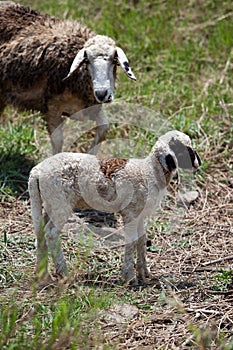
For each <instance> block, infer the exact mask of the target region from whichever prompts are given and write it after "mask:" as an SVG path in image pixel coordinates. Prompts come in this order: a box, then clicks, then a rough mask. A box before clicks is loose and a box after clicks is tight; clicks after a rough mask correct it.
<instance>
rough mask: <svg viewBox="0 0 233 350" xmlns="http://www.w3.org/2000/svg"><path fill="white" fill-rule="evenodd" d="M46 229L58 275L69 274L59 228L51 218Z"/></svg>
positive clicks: (48, 243)
mask: <svg viewBox="0 0 233 350" xmlns="http://www.w3.org/2000/svg"><path fill="white" fill-rule="evenodd" d="M44 230H45V237H46V242H47V245H48V248H49V251H50V252H51V255H52V258H53V262H54V265H55V269H56V273H57V274H58V275H65V274H67V266H66V261H65V258H64V255H63V251H62V248H61V242H60V238H59V229H58V228H57V227H55V226H54V225H53V223H52V221H51V220H49V221H48V223H47V224H46V226H45V228H44Z"/></svg>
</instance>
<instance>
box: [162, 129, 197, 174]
mask: <svg viewBox="0 0 233 350" xmlns="http://www.w3.org/2000/svg"><path fill="white" fill-rule="evenodd" d="M159 143H164V144H166V145H167V146H168V147H169V149H170V153H169V152H168V154H167V155H166V156H167V158H166V160H167V168H168V170H175V168H176V164H177V165H178V167H180V168H182V169H186V170H193V171H196V170H197V168H198V167H199V166H200V165H201V160H200V157H199V155H198V153H197V152H196V151H195V150H194V149H193V148H192V145H191V140H190V138H189V136H188V135H186V134H184V133H182V132H180V131H177V130H172V131H169V132H167V133H166V134H165V135H163V136H161V137H160V138H159ZM169 168H170V169H169Z"/></svg>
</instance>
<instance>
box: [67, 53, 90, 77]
mask: <svg viewBox="0 0 233 350" xmlns="http://www.w3.org/2000/svg"><path fill="white" fill-rule="evenodd" d="M85 61H87V53H86V51H85V49H81V50H80V51H79V52H78V53H77V55H76V56H75V58H74V60H73V62H72V65H71V67H70V71H69V74H68V75H67V76H66V77H65V78H64V79H63V80H65V79H67V78H69V77H70V76H71V74H72V73H73V72H74V71H75V70H76V69H78V68H79V67H80V66H81V65H82V64H83V63H84V62H85Z"/></svg>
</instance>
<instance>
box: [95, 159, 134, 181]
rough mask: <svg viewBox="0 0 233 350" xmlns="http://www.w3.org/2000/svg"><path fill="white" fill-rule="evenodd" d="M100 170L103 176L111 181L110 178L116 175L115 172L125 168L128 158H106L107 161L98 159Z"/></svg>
mask: <svg viewBox="0 0 233 350" xmlns="http://www.w3.org/2000/svg"><path fill="white" fill-rule="evenodd" d="M99 162H100V170H101V171H102V172H103V173H104V175H105V176H106V177H107V178H109V179H112V177H113V176H114V175H115V174H116V172H117V171H119V170H121V169H123V168H125V166H126V164H127V162H128V158H108V159H100V160H99Z"/></svg>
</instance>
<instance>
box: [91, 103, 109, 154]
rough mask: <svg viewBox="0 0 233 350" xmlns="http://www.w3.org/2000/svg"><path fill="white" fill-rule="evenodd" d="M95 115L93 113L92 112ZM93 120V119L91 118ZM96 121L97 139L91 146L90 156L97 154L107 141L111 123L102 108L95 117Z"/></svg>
mask: <svg viewBox="0 0 233 350" xmlns="http://www.w3.org/2000/svg"><path fill="white" fill-rule="evenodd" d="M92 113H93V111H92ZM91 119H93V117H92V116H91ZM95 120H96V124H97V128H96V135H95V139H94V141H93V143H92V145H91V148H90V151H89V152H88V153H90V154H97V152H98V149H99V146H100V143H101V142H102V141H104V140H105V139H106V134H107V132H108V129H109V123H108V120H107V118H106V117H105V115H104V112H103V110H102V108H101V109H100V110H99V111H98V113H97V116H96V115H95Z"/></svg>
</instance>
